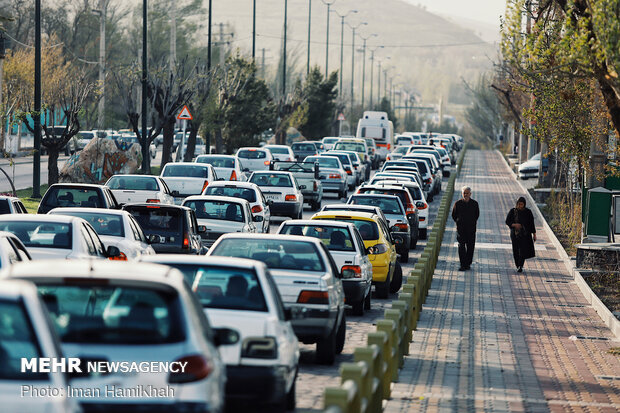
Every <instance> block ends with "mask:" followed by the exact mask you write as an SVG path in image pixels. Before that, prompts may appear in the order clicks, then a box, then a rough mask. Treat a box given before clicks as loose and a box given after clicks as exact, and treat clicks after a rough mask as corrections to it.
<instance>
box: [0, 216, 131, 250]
mask: <svg viewBox="0 0 620 413" xmlns="http://www.w3.org/2000/svg"><path fill="white" fill-rule="evenodd" d="M0 231H7V232H11V233H13V234H15V235H16V236H17V238H19V240H20V241H21V242H22V244H23V245H24V246H25V247H26V248H27V250H28V253H29V254H30V256H31V257H32V259H33V260H41V259H76V258H96V259H106V258H117V257H120V255H121V253H120V250H119V249H118V248H117V247H115V246H108V247H107V248H106V247H105V245H104V244H103V242H102V241H101V239H100V238H99V235H98V234H97V232H96V231H95V230H94V228H93V227H92V226H91V225H90V224H89V223H88V222H87V221H86V220H84V219H82V218H79V217H73V216H66V215H31V214H28V215H23V214H22V215H10V216H9V215H4V216H0Z"/></svg>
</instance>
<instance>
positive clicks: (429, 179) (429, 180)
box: [424, 178, 433, 185]
mask: <svg viewBox="0 0 620 413" xmlns="http://www.w3.org/2000/svg"><path fill="white" fill-rule="evenodd" d="M424 182H426V183H427V184H429V185H430V184H431V183H432V182H433V180H432V179H431V178H428V179H427V180H426V181H424Z"/></svg>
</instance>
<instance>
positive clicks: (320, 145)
mask: <svg viewBox="0 0 620 413" xmlns="http://www.w3.org/2000/svg"><path fill="white" fill-rule="evenodd" d="M306 142H310V143H313V144H314V146H316V150H317V152H318V154H319V155H320V154H322V153H323V152H325V151H326V149H325V145H323V142H321V141H306Z"/></svg>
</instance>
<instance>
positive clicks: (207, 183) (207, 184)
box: [200, 181, 209, 193]
mask: <svg viewBox="0 0 620 413" xmlns="http://www.w3.org/2000/svg"><path fill="white" fill-rule="evenodd" d="M208 186H209V181H205V183H204V184H202V191H200V193H203V192H204V191H205V189H207V187H208Z"/></svg>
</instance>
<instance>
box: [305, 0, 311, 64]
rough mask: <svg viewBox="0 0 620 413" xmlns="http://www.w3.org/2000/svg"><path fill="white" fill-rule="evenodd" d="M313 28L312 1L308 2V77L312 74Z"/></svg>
mask: <svg viewBox="0 0 620 413" xmlns="http://www.w3.org/2000/svg"><path fill="white" fill-rule="evenodd" d="M311 27H312V0H308V62H307V63H306V76H308V74H310V33H311V31H310V28H311Z"/></svg>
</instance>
